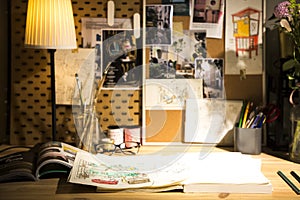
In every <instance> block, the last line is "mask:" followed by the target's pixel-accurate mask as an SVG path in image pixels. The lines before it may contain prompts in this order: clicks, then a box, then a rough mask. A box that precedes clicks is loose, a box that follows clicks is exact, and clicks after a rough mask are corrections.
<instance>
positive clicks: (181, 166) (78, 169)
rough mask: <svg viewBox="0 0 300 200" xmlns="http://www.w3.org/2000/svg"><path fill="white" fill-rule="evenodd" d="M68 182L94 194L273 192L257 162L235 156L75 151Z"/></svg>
mask: <svg viewBox="0 0 300 200" xmlns="http://www.w3.org/2000/svg"><path fill="white" fill-rule="evenodd" d="M69 182H71V183H77V184H84V185H92V186H97V192H113V191H118V192H121V191H126V192H128V191H130V192H132V191H138V192H141V191H142V192H161V191H169V190H173V189H176V190H178V189H179V190H181V191H182V192H215V193H272V185H271V183H270V181H269V180H268V179H267V178H266V177H265V176H264V175H263V174H262V172H261V160H260V159H254V158H252V157H251V156H250V155H244V154H241V153H238V152H218V153H215V152H212V153H203V152H199V153H184V152H182V153H181V154H180V153H179V154H178V153H177V154H174V155H138V156H116V157H114V156H111V157H109V156H105V155H94V154H90V153H86V152H83V153H81V152H80V153H78V154H77V156H76V159H75V164H74V167H73V168H72V171H71V173H70V176H69Z"/></svg>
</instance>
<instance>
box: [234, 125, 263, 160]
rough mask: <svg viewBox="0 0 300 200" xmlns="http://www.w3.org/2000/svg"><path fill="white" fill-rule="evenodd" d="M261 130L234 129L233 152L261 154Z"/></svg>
mask: <svg viewBox="0 0 300 200" xmlns="http://www.w3.org/2000/svg"><path fill="white" fill-rule="evenodd" d="M261 138H262V129H261V128H238V127H235V128H234V151H239V152H241V153H244V154H252V155H258V154H260V153H261Z"/></svg>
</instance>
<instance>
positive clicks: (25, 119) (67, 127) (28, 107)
mask: <svg viewBox="0 0 300 200" xmlns="http://www.w3.org/2000/svg"><path fill="white" fill-rule="evenodd" d="M72 3H73V12H74V19H75V28H76V34H77V44H78V46H79V47H80V46H81V41H82V38H81V32H80V31H81V20H80V19H81V17H106V6H107V1H106V0H101V1H100V0H99V1H96V0H95V1H92V0H77V1H75V0H73V1H72ZM115 7H116V12H115V16H116V17H118V18H121V17H122V18H126V17H127V18H131V17H132V16H133V14H134V13H136V12H139V13H142V0H131V1H127V0H115ZM26 9H27V0H11V27H12V28H11V37H12V43H11V56H12V57H11V74H12V77H11V124H10V127H11V136H10V143H11V144H36V143H38V142H46V141H49V140H52V138H51V128H52V127H51V126H52V125H51V96H50V93H51V88H50V66H49V61H50V57H49V54H48V52H47V50H35V49H26V48H24V45H23V44H24V30H25V22H26ZM138 96H139V97H140V95H138ZM137 100H140V99H138V98H137V99H135V100H133V103H135V101H137ZM101 106H102V105H101ZM97 107H98V105H97ZM138 108H140V106H138ZM129 110H131V109H129ZM130 112H131V111H130ZM139 112H141V111H139V110H135V111H134V113H135V114H134V115H133V118H134V122H136V120H139V117H137V116H138V114H137V113H139ZM71 113H72V108H71V106H61V105H58V106H57V111H56V114H57V115H56V118H57V138H56V140H60V141H64V142H67V143H77V142H78V141H77V140H78V137H77V134H76V129H75V127H74V123H73V118H72V114H71ZM102 115H104V114H102ZM124 116H125V115H124ZM126 116H127V115H126ZM128 116H131V114H129V115H128ZM129 118H130V117H129Z"/></svg>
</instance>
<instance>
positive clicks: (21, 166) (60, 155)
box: [0, 141, 83, 182]
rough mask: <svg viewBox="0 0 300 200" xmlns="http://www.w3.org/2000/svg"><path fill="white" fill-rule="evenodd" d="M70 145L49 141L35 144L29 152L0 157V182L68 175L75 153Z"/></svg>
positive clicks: (77, 150) (75, 149) (76, 150)
mask: <svg viewBox="0 0 300 200" xmlns="http://www.w3.org/2000/svg"><path fill="white" fill-rule="evenodd" d="M79 151H83V150H81V149H79V148H76V147H74V146H72V145H69V144H66V143H63V142H56V141H51V142H48V143H44V144H37V145H35V146H34V147H32V148H30V150H26V151H21V152H15V153H11V154H8V155H4V156H1V157H0V182H8V181H16V180H22V181H25V180H32V181H34V180H38V179H40V178H48V177H56V176H59V175H61V174H68V173H69V172H70V169H71V168H72V167H73V163H74V160H75V156H76V154H77V152H79Z"/></svg>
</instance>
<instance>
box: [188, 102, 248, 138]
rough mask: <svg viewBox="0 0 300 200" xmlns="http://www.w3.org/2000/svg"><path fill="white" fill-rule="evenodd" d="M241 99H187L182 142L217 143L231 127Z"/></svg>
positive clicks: (238, 110) (240, 104) (239, 108)
mask: <svg viewBox="0 0 300 200" xmlns="http://www.w3.org/2000/svg"><path fill="white" fill-rule="evenodd" d="M242 104H243V102H242V101H229V100H222V99H187V101H186V117H185V130H184V142H195V143H212V144H218V143H219V142H220V141H221V140H222V139H223V138H224V136H225V135H226V134H227V133H228V131H230V130H231V129H233V127H234V125H235V123H236V121H237V118H238V116H239V113H240V110H241V108H242Z"/></svg>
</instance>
